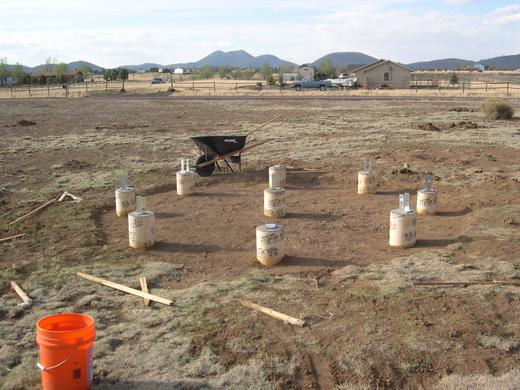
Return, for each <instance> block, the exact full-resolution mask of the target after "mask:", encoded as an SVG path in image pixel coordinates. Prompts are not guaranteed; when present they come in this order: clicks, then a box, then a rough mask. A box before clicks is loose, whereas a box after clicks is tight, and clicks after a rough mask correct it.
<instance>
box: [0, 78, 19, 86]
mask: <svg viewBox="0 0 520 390" xmlns="http://www.w3.org/2000/svg"><path fill="white" fill-rule="evenodd" d="M15 84H16V79H15V78H14V77H12V76H7V77H4V78H0V86H8V87H9V86H11V85H15Z"/></svg>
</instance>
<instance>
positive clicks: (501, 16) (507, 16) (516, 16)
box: [488, 4, 520, 25]
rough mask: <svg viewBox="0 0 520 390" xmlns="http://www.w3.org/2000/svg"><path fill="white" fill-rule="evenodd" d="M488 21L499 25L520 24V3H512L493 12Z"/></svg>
mask: <svg viewBox="0 0 520 390" xmlns="http://www.w3.org/2000/svg"><path fill="white" fill-rule="evenodd" d="M488 23H492V24H497V25H506V24H515V23H518V24H520V4H511V5H508V6H505V7H502V8H498V9H496V10H494V11H493V12H491V13H490V14H489V17H488Z"/></svg>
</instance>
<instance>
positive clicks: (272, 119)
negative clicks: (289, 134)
mask: <svg viewBox="0 0 520 390" xmlns="http://www.w3.org/2000/svg"><path fill="white" fill-rule="evenodd" d="M282 115H283V114H280V115H278V116H275V117H274V118H271V119H269V120H268V121H267V122H265V123H263V124H261V125H260V126H258V127H257V128H255V129H253V130H251V131H250V132H248V133H246V136H248V135H250V134H253V133H254V132H255V131H257V130H260V129H261V128H262V127H264V126H267V125H268V124H269V123H271V122H274V121H275V120H277V119H280V118H281V117H282Z"/></svg>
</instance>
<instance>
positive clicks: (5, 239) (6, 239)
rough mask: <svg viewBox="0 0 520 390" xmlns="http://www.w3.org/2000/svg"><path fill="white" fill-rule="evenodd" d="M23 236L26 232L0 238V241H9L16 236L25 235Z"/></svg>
mask: <svg viewBox="0 0 520 390" xmlns="http://www.w3.org/2000/svg"><path fill="white" fill-rule="evenodd" d="M23 236H25V233H21V234H15V235H14V236H10V237H4V238H0V242H4V241H9V240H14V239H15V238H18V237H23Z"/></svg>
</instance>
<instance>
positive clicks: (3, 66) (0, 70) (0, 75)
mask: <svg viewBox="0 0 520 390" xmlns="http://www.w3.org/2000/svg"><path fill="white" fill-rule="evenodd" d="M7 76H9V69H7V59H6V58H0V85H3V80H4V79H5V78H6V77H7Z"/></svg>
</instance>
